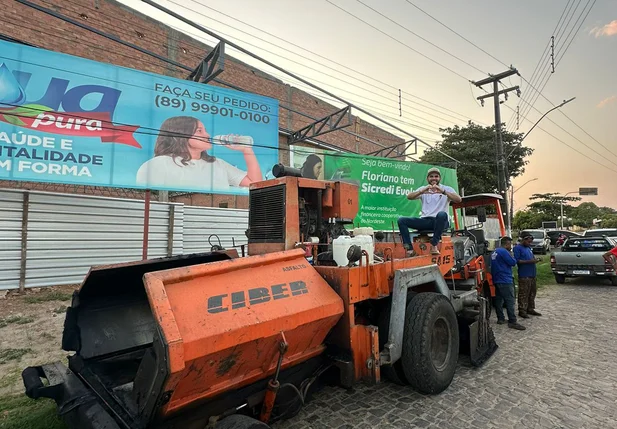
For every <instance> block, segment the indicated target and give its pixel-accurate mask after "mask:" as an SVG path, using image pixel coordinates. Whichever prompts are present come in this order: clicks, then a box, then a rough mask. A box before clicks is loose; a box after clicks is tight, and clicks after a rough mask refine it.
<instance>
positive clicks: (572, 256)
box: [551, 237, 617, 286]
mask: <svg viewBox="0 0 617 429" xmlns="http://www.w3.org/2000/svg"><path fill="white" fill-rule="evenodd" d="M615 245H617V242H615V241H614V240H613V239H611V238H608V237H570V238H568V239H567V240H566V242H565V243H564V244H563V246H562V247H561V252H554V253H552V254H551V270H552V271H553V274H554V275H555V281H556V282H557V283H560V284H561V283H565V281H566V278H567V277H606V278H609V279H610V281H611V283H612V284H613V285H614V286H617V274H616V273H615V269H614V268H613V266H612V265H611V264H609V263H607V262H606V261H605V260H604V258H603V257H602V255H604V254H605V253H606V252H608V251H609V250H611V249H612V248H613V247H615Z"/></svg>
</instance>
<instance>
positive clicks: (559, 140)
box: [505, 104, 617, 173]
mask: <svg viewBox="0 0 617 429" xmlns="http://www.w3.org/2000/svg"><path fill="white" fill-rule="evenodd" d="M505 106H506V108H508V109H510V110H513V109H512V108H511V107H510V106H508V105H507V104H506V105H505ZM525 120H526V121H528V122H531V123H532V121H531V120H530V119H525ZM536 128H538V129H539V130H542V131H544V132H545V133H546V134H548V135H549V136H551V137H553V138H554V139H555V140H557V141H558V142H560V143H562V144H563V145H564V146H566V147H568V148H570V149H572V150H573V151H575V152H576V153H578V154H579V155H581V156H583V157H585V158H587V159H589V160H590V161H592V162H594V163H595V164H598V165H601V166H602V167H604V168H606V169H607V170H610V171H612V172H614V173H617V170H615V169H613V168H611V167H609V166H607V165H605V164H603V163H601V162H600V161H597V160H595V159H593V158H591V157H589V156H588V155H587V154H585V153H583V152H581V151H579V150H578V149H576V148H575V147H572V146H570V145H569V144H567V143H566V142H564V141H563V140H561V139H560V138H558V137H556V136H555V135H553V134H551V133H550V132H548V131H546V130H545V129H544V128H542V127H540V126H539V125H537V126H536ZM594 152H595V151H594ZM595 153H596V155H599V156H600V157H602V155H600V154H598V153H597V152H595Z"/></svg>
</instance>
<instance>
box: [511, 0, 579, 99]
mask: <svg viewBox="0 0 617 429" xmlns="http://www.w3.org/2000/svg"><path fill="white" fill-rule="evenodd" d="M573 1H574V0H568V3H567V4H566V6H565V7H564V9H563V11H562V12H561V15H560V16H559V20H557V24H555V28H554V29H553V32H552V33H551V34H552V35H553V36H555V34H559V33H558V30H559V29H560V28H561V25H562V20H564V16H567V14H569V13H570V8H571V6H572V5H573V4H574V3H573ZM566 11H567V13H566ZM550 46H551V42H550V41H549V42H547V44H546V48H544V52H543V53H542V55H540V59H539V60H538V63H537V64H536V67H535V68H534V70H533V73H532V74H531V77H530V78H529V81H527V79H525V82H526V83H527V84H528V85H529V87H530V88H532V89H535V87H534V85H537V81H536V78H537V77H538V75H537V73H538V72H539V71H540V65H541V64H542V61H543V60H544V56H545V55H546V54H547V53H548V50H549V47H550ZM525 97H526V93H523V97H522V98H525Z"/></svg>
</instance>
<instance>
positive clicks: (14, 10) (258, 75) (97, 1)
mask: <svg viewBox="0 0 617 429" xmlns="http://www.w3.org/2000/svg"><path fill="white" fill-rule="evenodd" d="M31 1H32V2H33V3H36V4H38V5H41V6H43V7H46V8H49V9H52V10H54V11H56V12H58V13H60V14H62V15H65V16H67V17H70V18H73V19H75V20H78V21H81V22H83V23H85V24H87V25H89V26H91V27H94V28H96V29H98V30H101V31H103V32H105V33H108V34H111V35H114V36H116V37H118V38H120V39H122V40H124V41H127V42H131V43H133V44H135V45H137V46H140V47H142V48H144V49H147V50H149V51H151V52H154V53H156V54H158V55H160V56H162V57H165V58H168V59H171V60H174V61H176V62H178V63H181V64H183V65H186V66H189V67H191V68H194V67H195V66H196V65H197V64H198V63H199V62H200V60H201V59H202V58H203V57H205V56H206V55H207V53H208V52H210V50H211V47H209V46H207V45H205V44H203V43H201V42H199V41H198V40H196V39H194V38H191V37H190V36H188V35H186V34H184V33H181V32H178V31H177V30H175V29H173V28H171V27H168V26H166V25H164V24H162V23H160V22H158V21H155V20H153V19H151V18H149V17H147V16H145V15H143V14H141V13H139V12H137V11H135V10H133V9H130V8H128V7H126V6H124V5H122V4H120V3H118V2H116V1H114V0H31ZM0 17H1V19H2V23H3V24H2V28H1V29H0V33H3V34H5V35H7V36H9V37H13V38H15V39H17V40H21V41H24V42H28V43H31V44H34V45H36V46H39V47H41V48H45V49H49V50H53V51H57V52H63V53H66V54H70V55H75V56H80V57H84V58H89V59H92V60H96V61H100V62H104V63H111V64H115V65H119V66H124V67H130V68H134V69H139V70H144V71H148V72H152V73H158V74H164V75H168V76H174V77H177V78H181V79H184V78H185V77H186V76H187V75H188V72H187V71H186V70H183V69H181V68H178V67H176V66H173V65H169V64H167V63H165V62H163V61H160V60H158V59H156V58H153V57H151V56H148V55H146V54H143V53H141V52H139V51H137V50H135V49H132V48H129V47H125V46H123V45H121V44H119V43H117V42H114V41H112V40H109V39H107V38H105V37H102V36H99V35H97V34H95V33H93V32H90V31H87V30H84V29H81V28H79V27H77V26H75V25H73V24H70V23H67V22H64V21H62V20H60V19H57V18H54V17H51V16H49V15H46V14H44V13H43V12H39V11H37V10H34V9H32V8H29V7H27V6H24V5H22V4H20V3H17V2H15V1H14V0H0ZM195 32H196V33H197V30H195ZM219 78H220V79H222V80H223V81H225V82H227V83H230V84H233V85H235V86H238V87H241V88H243V89H245V90H247V91H250V92H254V93H257V94H261V95H265V96H268V97H272V98H276V99H278V100H279V102H280V104H281V105H285V106H289V107H290V108H292V109H293V110H296V111H299V112H302V113H305V114H307V115H310V116H312V117H314V118H322V117H324V116H326V115H328V114H330V113H332V112H335V111H336V110H338V109H339V108H338V107H335V106H333V105H330V104H328V103H326V102H324V101H323V100H320V99H318V98H316V97H314V96H312V95H310V94H308V93H306V92H304V91H302V90H300V89H298V88H295V87H292V86H290V85H286V84H284V83H283V82H281V81H280V80H279V79H277V78H275V77H273V76H270V75H268V74H266V73H264V72H262V71H260V70H257V69H255V68H254V67H251V66H249V65H247V64H245V63H243V62H240V61H238V60H235V59H233V58H232V57H231V56H229V55H228V54H227V55H226V61H225V71H224V72H223V73H222V74H221V75H219ZM214 84H215V85H218V84H217V83H214ZM310 122H311V120H310V119H308V118H306V117H305V116H302V115H300V114H297V113H293V112H290V111H289V110H286V109H284V108H282V107H281V109H280V111H279V127H280V128H283V129H291V130H297V129H300V128H302V127H304V126H306V125H307V124H309V123H310ZM347 129H348V130H349V131H352V132H354V133H356V134H359V135H362V136H365V137H366V138H369V139H371V140H374V141H376V142H378V143H381V144H383V145H386V146H389V145H392V144H396V143H400V142H402V140H401V139H400V138H398V137H396V136H394V135H392V134H390V133H388V132H386V131H384V130H382V129H380V128H378V127H376V126H374V125H372V124H369V123H367V122H366V121H363V120H361V119H360V118H357V117H353V124H352V125H351V126H350V127H348V128H347ZM319 139H320V140H322V141H324V142H327V143H330V144H333V145H336V146H338V147H341V148H343V149H345V150H350V151H353V152H358V153H369V152H371V151H375V150H378V149H380V147H379V146H378V145H375V144H373V143H370V142H367V141H365V140H362V139H359V138H357V137H355V136H352V135H350V134H347V133H343V132H341V131H335V132H332V133H329V134H326V135H323V136H320V137H319ZM279 148H280V149H281V150H280V152H279V153H280V155H279V160H280V162H282V163H283V164H289V151H288V149H289V146H288V145H287V139H286V138H285V137H284V136H280V137H279ZM6 185H8V186H10V187H19V188H27V189H39V190H40V189H44V190H53V191H55V192H70V193H92V194H96V195H106V196H117V197H130V198H143V192H142V191H135V190H119V189H104V188H100V187H87V186H86V187H84V186H67V185H47V184H33V183H26V182H23V183H18V182H4V183H3V186H6ZM172 199H173V200H175V201H182V202H185V203H189V204H193V205H203V206H214V207H218V206H219V205H220V204H221V203H223V204H224V203H226V204H227V205H228V207H237V208H246V207H247V205H248V199H247V197H244V196H237V197H234V196H227V195H210V194H199V195H198V194H190V195H180V196H176V197H172Z"/></svg>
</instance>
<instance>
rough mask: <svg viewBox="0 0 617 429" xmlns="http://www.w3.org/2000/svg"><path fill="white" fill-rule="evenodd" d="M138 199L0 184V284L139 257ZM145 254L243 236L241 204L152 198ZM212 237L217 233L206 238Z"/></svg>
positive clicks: (68, 278)
mask: <svg viewBox="0 0 617 429" xmlns="http://www.w3.org/2000/svg"><path fill="white" fill-rule="evenodd" d="M143 218H144V202H143V201H139V200H128V199H116V198H104V197H92V196H85V195H69V194H55V193H45V192H29V191H20V190H0V290H3V289H16V288H18V287H20V286H23V287H40V286H53V285H60V284H73V283H80V282H81V281H82V280H83V278H84V276H85V275H86V273H87V272H88V269H89V268H90V267H91V266H93V265H105V264H114V263H119V262H128V261H135V260H139V259H141V252H142V240H143ZM149 225H150V227H149V229H150V231H149V240H148V257H161V256H166V255H177V254H182V253H194V252H200V251H207V250H209V249H210V247H211V245H210V244H209V243H208V238H209V236H210V235H211V234H217V235H218V236H219V237H220V240H221V243H222V245H223V246H225V247H229V246H231V244H232V242H235V243H236V244H238V245H239V244H244V243H246V236H245V234H244V231H245V230H246V228H247V227H248V211H247V210H238V209H219V208H216V209H213V208H207V207H189V206H184V205H183V204H176V203H159V202H152V203H151V207H150V224H149ZM212 243H213V244H218V240H216V239H213V240H212Z"/></svg>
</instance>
